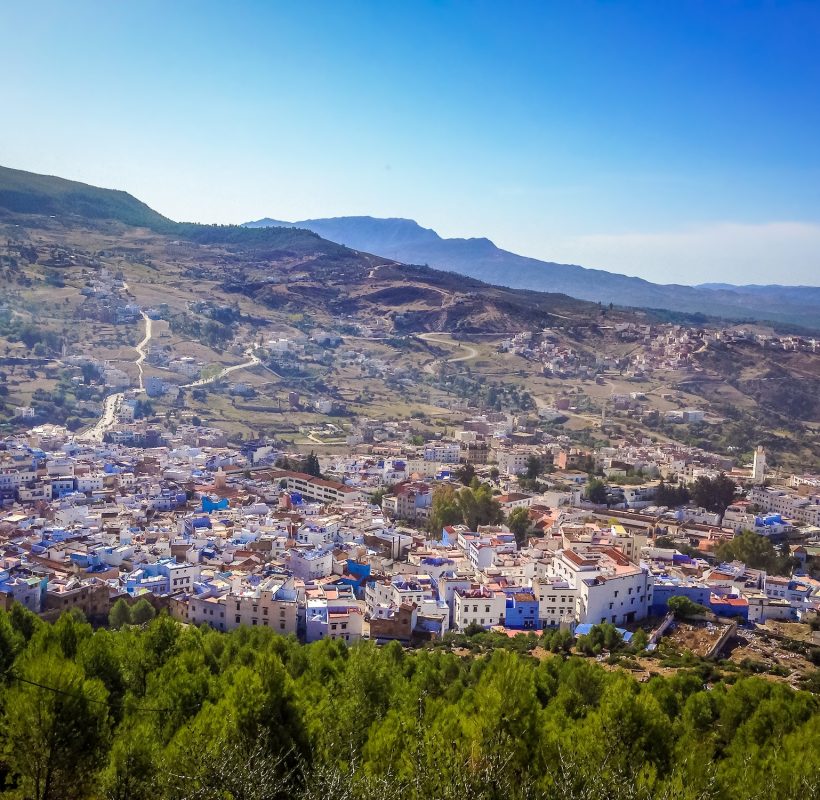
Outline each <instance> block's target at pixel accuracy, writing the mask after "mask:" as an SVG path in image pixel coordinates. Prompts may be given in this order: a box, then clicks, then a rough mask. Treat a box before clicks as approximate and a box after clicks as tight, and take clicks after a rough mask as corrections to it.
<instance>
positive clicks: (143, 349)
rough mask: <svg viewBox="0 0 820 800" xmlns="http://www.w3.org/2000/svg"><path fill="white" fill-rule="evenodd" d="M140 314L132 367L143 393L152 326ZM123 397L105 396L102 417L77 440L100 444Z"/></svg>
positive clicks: (149, 320)
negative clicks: (141, 327)
mask: <svg viewBox="0 0 820 800" xmlns="http://www.w3.org/2000/svg"><path fill="white" fill-rule="evenodd" d="M123 287H124V288H125V290H126V291H127V290H128V284H126V283H124V284H123ZM140 314H142V318H143V319H144V320H145V336H143V337H142V341H140V343H139V344H138V345H137V346H136V347H135V348H134V349H135V350H136V351H137V357H136V358H135V359H134V365H135V366H136V368H137V370H138V371H139V391H140V392H144V391H145V385H144V379H143V371H142V362H143V361H145V356H146V355H147V354H148V343H149V342H150V341H151V337H152V336H153V332H154V326H153V321H152V320H151V318H150V317H149V316H148V315H147V314H146V313H145V312H144V311H141V312H140ZM123 397H125V393H124V392H114V393H113V394H109V395H107V396H106V398H105V400H103V413H102V416H101V417H100V418H99V420H97V423H96V424H95V425H94V426H93V427H92V428H89V429H88V430H87V431H85V433H83V434H81V435H80V437H79V438H81V439H90V440H92V441H95V442H101V441H102V440H103V438H104V437H105V432H106V431H107V430H108V429H109V428H110V427H111V426H112V425H113V424H114V420H115V419H116V418H117V411H118V410H119V407H120V403H121V402H122V399H123Z"/></svg>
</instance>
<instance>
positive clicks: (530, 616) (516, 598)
mask: <svg viewBox="0 0 820 800" xmlns="http://www.w3.org/2000/svg"><path fill="white" fill-rule="evenodd" d="M506 595H507V607H506V610H505V612H504V624H505V626H506V627H508V628H512V629H513V630H535V629H536V628H537V627H538V598H536V596H535V595H534V594H533V593H532V592H530V591H526V590H524V589H515V590H511V591H507V592H506Z"/></svg>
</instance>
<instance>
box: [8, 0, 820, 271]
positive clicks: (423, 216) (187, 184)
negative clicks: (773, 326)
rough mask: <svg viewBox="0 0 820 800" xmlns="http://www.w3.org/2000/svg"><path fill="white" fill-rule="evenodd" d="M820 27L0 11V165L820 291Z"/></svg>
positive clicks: (121, 6)
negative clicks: (396, 220) (394, 220)
mask: <svg viewBox="0 0 820 800" xmlns="http://www.w3.org/2000/svg"><path fill="white" fill-rule="evenodd" d="M818 41H820V3H816V2H777V3H775V2H769V3H763V2H728V1H727V2H721V1H720V0H706V1H705V2H684V1H682V2H663V1H662V0H655V1H654V2H637V1H635V2H615V0H607V1H604V0H602V1H601V2H582V1H580V0H579V2H571V1H570V0H566V1H565V2H546V1H544V2H533V3H529V2H515V1H514V0H509V2H498V3H489V2H487V3H485V2H446V1H445V0H441V1H440V2H421V0H418V1H417V2H410V1H409V0H408V2H392V0H384V1H383V2H346V1H345V0H334V1H333V2H331V1H330V0H328V1H327V2H309V1H307V0H302V2H298V3H297V2H293V3H278V2H231V3H222V2H220V3H215V2H214V3H211V2H185V1H183V0H174V2H151V1H150V0H140V2H131V3H124V2H117V3H111V2H102V1H101V2H83V0H75V1H74V2H71V3H67V2H53V3H48V2H39V1H38V0H21V1H20V2H17V1H16V0H4V2H2V4H0V53H2V64H3V66H2V69H3V79H2V80H0V101H1V102H2V107H3V109H4V114H3V118H4V121H3V123H2V124H0V163H2V164H4V165H7V166H14V167H18V168H21V169H30V170H33V171H36V172H48V173H52V174H59V175H62V176H65V177H70V178H75V179H78V180H84V181H86V182H89V183H93V184H97V185H102V186H109V187H113V188H122V189H126V190H127V191H129V192H131V193H132V194H134V195H136V196H137V197H139V198H140V199H142V200H145V201H146V202H147V203H149V204H150V205H151V206H153V207H154V208H156V209H157V210H159V211H161V212H162V213H165V214H167V215H168V216H170V217H173V218H174V219H186V220H198V221H203V222H242V221H245V220H248V219H255V218H258V217H262V216H273V217H277V218H281V219H303V218H309V217H318V216H340V215H347V214H372V215H374V216H403V217H411V218H413V219H416V220H418V221H419V222H420V223H421V224H423V225H425V226H427V227H432V228H435V229H436V230H437V231H439V233H441V234H442V235H446V236H488V237H489V238H491V239H493V240H494V241H495V242H496V243H497V244H498V245H499V246H502V247H505V248H508V249H510V250H514V251H516V252H520V253H523V254H525V255H532V256H536V257H540V258H545V259H548V260H555V261H564V262H572V263H580V264H583V265H585V266H594V267H601V268H605V269H611V270H613V271H618V272H624V273H627V274H633V275H640V276H642V277H646V278H649V279H651V280H656V281H661V282H679V283H698V282H702V281H710V280H714V281H731V282H744V283H746V282H748V283H751V282H755V283H767V282H778V283H793V284H796V283H808V284H818V283H820V279H819V278H820V57H818V54H817V43H818Z"/></svg>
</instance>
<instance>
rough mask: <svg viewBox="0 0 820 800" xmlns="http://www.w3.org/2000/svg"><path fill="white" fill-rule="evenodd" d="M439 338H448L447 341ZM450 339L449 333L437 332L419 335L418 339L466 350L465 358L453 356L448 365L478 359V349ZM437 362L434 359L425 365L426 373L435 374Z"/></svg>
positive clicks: (447, 360)
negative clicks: (434, 367)
mask: <svg viewBox="0 0 820 800" xmlns="http://www.w3.org/2000/svg"><path fill="white" fill-rule="evenodd" d="M437 336H447V337H448V338H447V339H446V340H442V339H437V338H436V337H437ZM449 337H450V334H449V333H444V332H436V331H430V332H427V333H420V334H418V338H419V339H422V340H423V341H425V342H436V343H437V344H445V345H449V346H450V347H458V348H462V347H464V348H466V350H467V353H466V354H465V355H463V356H453V357H452V358H447V359H445V361H446V363H447V364H457V363H458V362H459V361H472V359H474V358H476V356H478V350H476V348H475V347H473V346H472V345H471V344H464V343H463V342H457V341H455V340H454V339H451V338H449ZM437 361H438V359H434V360H433V361H430V362H429V363H427V364H425V365H424V371H425V372H427V373H429V374H431V375H432V374H433V373H434V370H433V365H434V364H435V363H436V362H437Z"/></svg>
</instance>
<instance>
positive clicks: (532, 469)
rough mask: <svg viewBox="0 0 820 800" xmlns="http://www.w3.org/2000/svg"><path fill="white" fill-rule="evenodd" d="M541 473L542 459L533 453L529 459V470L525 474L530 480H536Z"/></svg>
mask: <svg viewBox="0 0 820 800" xmlns="http://www.w3.org/2000/svg"><path fill="white" fill-rule="evenodd" d="M540 474H541V459H540V458H538V456H537V455H535V454H533V455H531V456H530V457H529V458H528V459H527V471H526V473H525V476H526V478H527V479H528V480H531V481H534V480H535V479H536V478H537V477H538V476H539V475H540Z"/></svg>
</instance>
